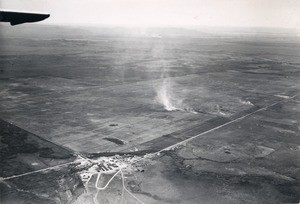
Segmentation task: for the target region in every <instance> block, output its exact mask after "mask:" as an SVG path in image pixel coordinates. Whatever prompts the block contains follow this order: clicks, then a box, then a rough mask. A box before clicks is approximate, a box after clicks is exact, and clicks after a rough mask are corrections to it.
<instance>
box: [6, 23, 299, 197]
mask: <svg viewBox="0 0 300 204" xmlns="http://www.w3.org/2000/svg"><path fill="white" fill-rule="evenodd" d="M2 28H3V29H2ZM1 29H2V30H1V33H0V35H1V47H0V119H1V120H0V125H1V126H0V127H1V132H0V133H1V135H0V137H1V143H0V145H1V152H4V153H5V154H3V155H4V156H2V160H3V163H4V164H5V165H4V167H1V168H2V169H1V175H0V177H2V178H4V180H3V181H2V182H1V183H0V184H1V186H0V188H1V194H2V195H3V202H4V203H22V200H26V199H30V196H33V197H34V196H35V197H36V196H37V195H43V196H37V197H38V198H36V199H35V200H34V202H35V201H36V203H41V202H44V203H51V202H52V203H55V202H63V203H67V202H75V200H76V198H77V197H78V196H80V195H82V194H83V193H82V192H83V190H82V188H83V187H82V185H81V184H82V183H81V181H80V179H79V178H78V176H77V175H76V174H75V173H74V174H73V171H72V173H70V169H73V166H72V165H74V163H76V161H75V160H76V159H75V157H78V156H80V157H83V158H96V157H99V156H113V155H117V154H118V155H124V157H130V156H132V155H138V156H140V157H143V156H144V155H145V154H146V153H148V154H153V155H155V156H154V157H153V159H151V161H148V160H147V161H144V162H142V163H143V164H144V167H143V171H142V172H141V171H137V172H135V173H131V174H129V175H128V176H127V180H126V182H125V183H126V185H127V189H128V190H129V191H130V192H131V193H133V194H134V195H135V196H137V198H139V199H140V200H141V201H143V202H145V203H280V202H286V203H288V202H289V203H292V202H294V203H295V202H298V201H299V198H300V180H299V179H300V178H299V174H300V169H299V168H300V157H299V155H300V128H299V127H300V125H299V122H300V108H299V107H300V38H299V37H297V34H296V33H294V32H292V31H288V30H284V31H280V32H279V31H276V32H273V31H272V32H273V33H272V34H271V33H270V32H271V31H259V32H257V33H253V32H249V31H239V32H237V31H235V32H227V31H226V32H225V31H224V30H222V32H221V31H220V32H213V33H212V32H210V31H208V30H204V31H203V30H192V29H175V28H173V29H162V28H160V29H154V28H152V29H131V30H130V29H124V28H75V27H58V26H36V25H34V26H33V25H26V26H19V27H8V26H3V27H1ZM14 141H22V142H21V143H18V145H14V143H15V142H14ZM16 143H17V142H16ZM171 147H172V148H171ZM173 148H175V150H174V149H173ZM4 150H5V151H4ZM158 152H159V153H160V154H159V155H157V154H156V153H158ZM126 155H127V156H126ZM128 155H129V156H128ZM49 158H50V159H49ZM15 164H16V165H15ZM17 164H18V166H19V167H18V168H20V169H17V170H16V169H15V168H16V166H17ZM61 165H62V166H61ZM68 165H71V167H68ZM56 166H58V168H55V170H53V169H52V168H53V167H56ZM21 167H22V168H21ZM60 168H61V169H60ZM43 169H48V170H47V172H46V173H45V174H46V175H47V178H46V179H45V181H43V180H40V179H39V178H40V177H41V175H40V174H43V173H44V172H43V171H40V170H43ZM49 169H51V170H49ZM60 170H61V171H60ZM74 171H76V170H74ZM30 172H33V173H30ZM53 172H54V173H53ZM21 174H25V175H24V176H19V177H16V178H14V177H13V178H10V177H11V176H14V175H16V176H17V175H21ZM27 174H29V175H27ZM35 175H36V176H35ZM63 175H65V177H64V176H63ZM28 176H29V177H31V180H32V179H33V180H35V179H37V180H38V182H37V183H39V185H40V186H39V188H36V187H34V188H33V187H32V189H31V188H30V186H26V185H27V184H26V185H25V183H26V182H25V181H27V180H28V179H27V178H28ZM56 177H57V178H62V177H63V178H64V182H65V183H64V184H63V185H59V184H60V183H59V179H57V180H58V181H57V182H58V183H56V181H55V178H56ZM26 179H27V180H26ZM47 179H49V180H51V184H49V185H51V188H49V189H60V190H57V191H59V192H57V193H51V195H50V193H49V192H50V190H49V189H48V190H47ZM68 181H69V183H68ZM66 183H67V184H66ZM70 183H71V184H70ZM74 185H76V187H74ZM9 186H10V187H9ZM43 186H44V187H45V189H44V190H41V189H42V188H43ZM59 186H60V187H59ZM62 186H68V187H69V188H70V189H73V190H72V191H71V193H70V192H68V191H67V190H66V189H65V188H64V187H62ZM71 186H73V187H71ZM14 188H15V189H19V190H15V189H14ZM20 189H21V190H20ZM22 189H23V190H22ZM74 189H76V190H74ZM40 191H42V192H40ZM29 192H33V193H31V194H30V193H29ZM36 192H38V193H36ZM62 192H63V193H62ZM65 192H68V193H65ZM97 195H98V194H97ZM101 196H102V198H100V197H101ZM103 196H104V197H105V194H99V200H101V199H103ZM107 196H108V195H107ZM108 197H109V196H108ZM52 198H53V199H52ZM13 199H17V201H16V200H15V201H14V200H13ZM79 199H81V198H79ZM128 199H129V198H128ZM85 202H90V201H85ZM91 202H92V201H91ZM110 202H112V201H110ZM128 202H129V201H128ZM112 203H113V202H112ZM129 203H130V202H129Z"/></svg>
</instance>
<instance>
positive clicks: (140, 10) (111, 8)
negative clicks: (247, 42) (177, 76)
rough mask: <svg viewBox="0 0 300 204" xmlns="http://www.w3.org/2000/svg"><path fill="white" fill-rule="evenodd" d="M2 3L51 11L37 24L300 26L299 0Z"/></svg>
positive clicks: (28, 0)
mask: <svg viewBox="0 0 300 204" xmlns="http://www.w3.org/2000/svg"><path fill="white" fill-rule="evenodd" d="M0 7H1V9H5V10H21V11H38V12H46V13H50V14H51V16H50V18H49V19H47V20H45V21H43V22H41V24H52V25H92V26H93V25H100V26H124V27H245V28H248V27H250V28H252V27H253V28H257V27H261V28H292V29H299V28H300V17H299V13H300V1H297V0H286V1H280V0H229V1H220V0H210V1H208V0H198V1H197V0H185V1H183V0H160V1H159V0H143V1H140V0H85V1H80V0H62V1H52V0H26V1H24V0H2V1H1V4H0Z"/></svg>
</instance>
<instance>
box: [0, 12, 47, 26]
mask: <svg viewBox="0 0 300 204" xmlns="http://www.w3.org/2000/svg"><path fill="white" fill-rule="evenodd" d="M49 16H50V14H46V13H33V12H18V11H4V10H0V22H9V23H10V24H11V25H18V24H21V23H32V22H37V21H42V20H45V19H46V18H48V17H49Z"/></svg>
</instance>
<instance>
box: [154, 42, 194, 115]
mask: <svg viewBox="0 0 300 204" xmlns="http://www.w3.org/2000/svg"><path fill="white" fill-rule="evenodd" d="M154 51H155V53H153V54H154V56H157V55H158V54H160V55H159V56H161V55H162V54H163V52H162V51H163V50H162V47H159V49H154ZM160 67H161V69H160V70H161V80H162V82H161V83H159V85H158V86H157V87H155V90H156V98H155V99H156V102H158V103H159V104H161V105H163V107H164V109H165V110H167V111H185V112H191V113H195V114H196V113H197V112H195V111H194V110H193V109H192V108H190V107H189V106H188V105H187V104H185V103H184V97H183V96H181V97H180V96H179V94H177V93H175V92H174V86H175V82H174V81H173V80H172V77H170V76H169V64H168V63H167V62H166V61H164V60H160ZM181 95H182V94H181Z"/></svg>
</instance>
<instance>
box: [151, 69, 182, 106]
mask: <svg viewBox="0 0 300 204" xmlns="http://www.w3.org/2000/svg"><path fill="white" fill-rule="evenodd" d="M164 75H165V73H163V74H162V78H163V81H162V84H161V86H160V87H158V88H157V89H156V94H157V95H156V101H157V102H158V103H160V104H161V105H163V106H164V108H165V109H166V110H167V111H174V110H179V109H178V108H177V107H176V105H175V104H174V102H173V101H172V92H171V79H170V78H166V77H165V76H164Z"/></svg>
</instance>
